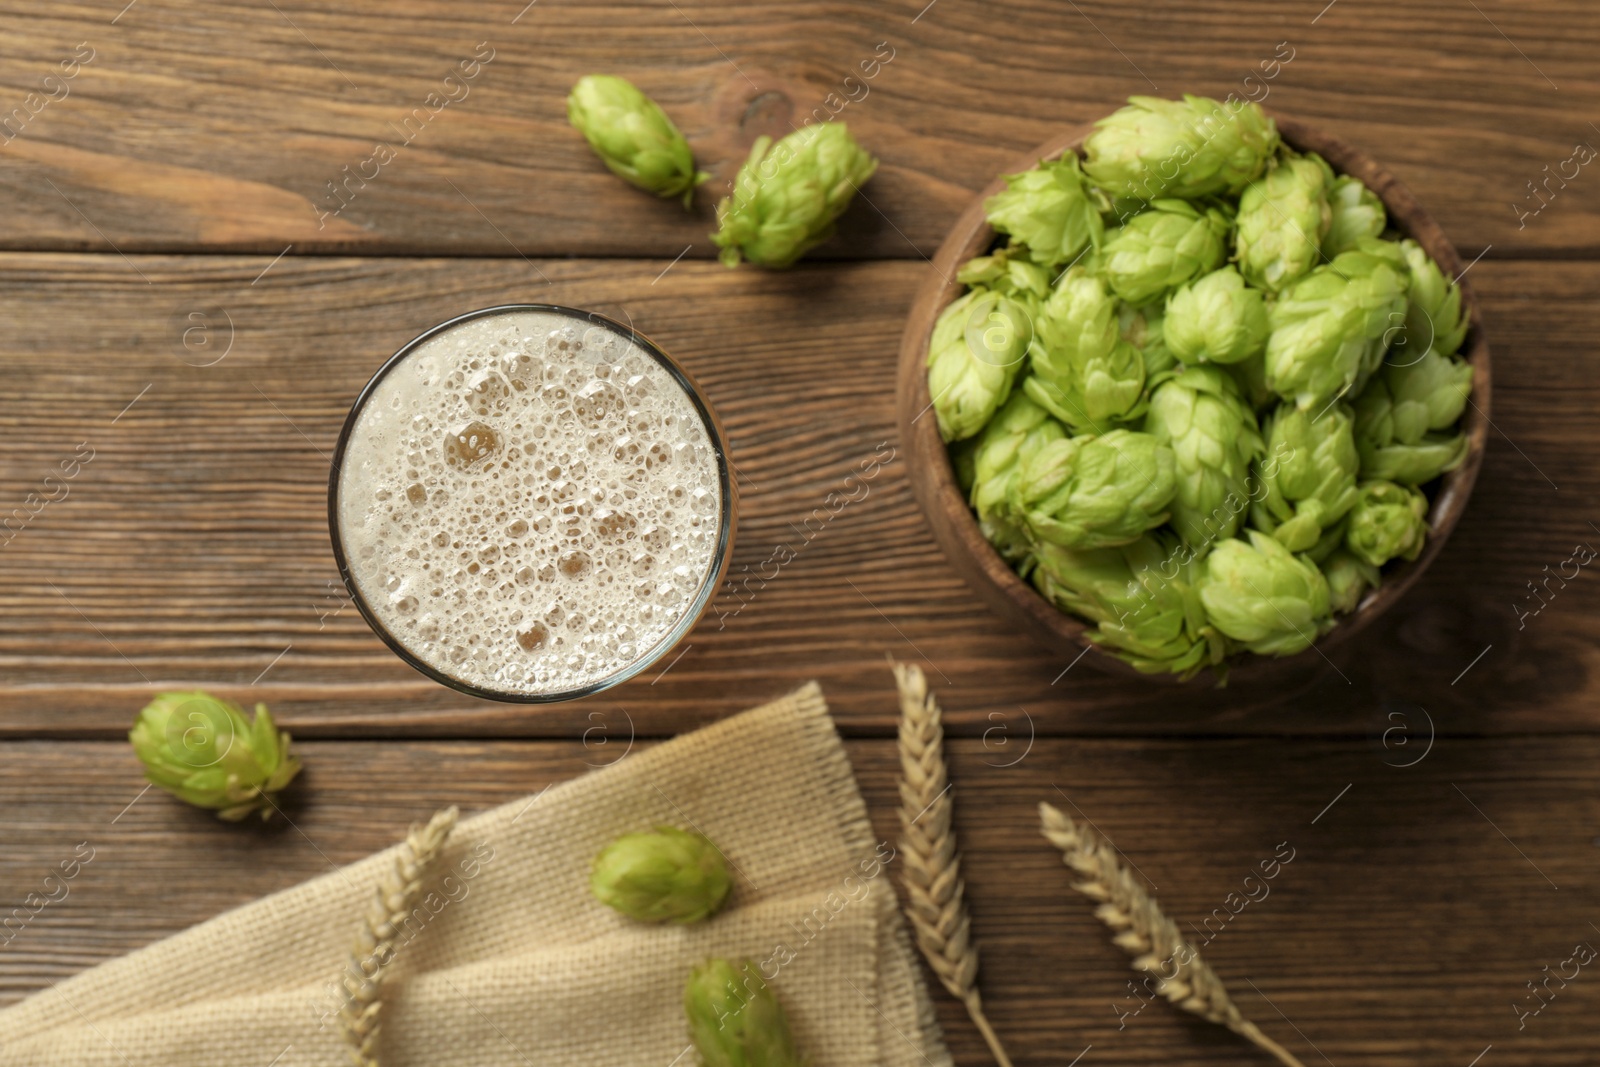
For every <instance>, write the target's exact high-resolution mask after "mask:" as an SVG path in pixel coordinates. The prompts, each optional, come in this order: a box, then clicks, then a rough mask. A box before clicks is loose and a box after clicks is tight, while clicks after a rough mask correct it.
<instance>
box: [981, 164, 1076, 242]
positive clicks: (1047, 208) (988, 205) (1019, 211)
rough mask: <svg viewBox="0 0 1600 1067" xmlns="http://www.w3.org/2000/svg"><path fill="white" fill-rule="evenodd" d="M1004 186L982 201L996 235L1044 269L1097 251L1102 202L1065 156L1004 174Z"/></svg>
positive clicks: (1074, 165)
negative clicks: (1023, 249)
mask: <svg viewBox="0 0 1600 1067" xmlns="http://www.w3.org/2000/svg"><path fill="white" fill-rule="evenodd" d="M1005 182H1006V187H1005V188H1004V189H1002V190H1001V191H1000V192H998V193H996V194H994V195H993V196H991V197H990V198H989V199H987V200H985V201H984V202H983V210H984V213H985V215H986V216H987V218H988V220H989V225H990V226H992V227H994V230H995V232H996V233H1008V234H1010V235H1011V236H1012V238H1013V239H1014V240H1017V241H1020V242H1022V243H1023V244H1025V245H1027V246H1028V248H1029V249H1030V250H1031V252H1032V254H1033V256H1034V258H1035V259H1036V260H1037V261H1038V262H1040V263H1042V264H1045V265H1047V266H1050V265H1059V264H1062V263H1067V262H1070V261H1071V260H1072V258H1073V257H1074V256H1076V255H1077V254H1078V253H1079V252H1082V251H1083V250H1084V248H1085V247H1087V246H1089V245H1093V246H1095V247H1097V248H1098V247H1099V245H1100V235H1101V233H1102V232H1103V231H1104V229H1105V224H1104V222H1102V221H1101V218H1100V212H1101V210H1102V208H1104V207H1105V206H1106V203H1105V198H1104V197H1103V196H1102V195H1101V194H1100V193H1098V192H1097V191H1095V190H1093V189H1091V188H1090V187H1089V185H1088V183H1087V182H1086V181H1085V180H1084V177H1083V171H1082V170H1081V169H1080V168H1079V165H1078V157H1077V156H1075V155H1073V154H1072V153H1070V152H1068V153H1067V154H1066V155H1064V156H1062V157H1061V158H1060V159H1054V160H1045V161H1043V162H1041V163H1040V164H1039V165H1038V166H1037V167H1035V168H1033V169H1032V170H1025V171H1023V172H1022V173H1020V174H1007V175H1005Z"/></svg>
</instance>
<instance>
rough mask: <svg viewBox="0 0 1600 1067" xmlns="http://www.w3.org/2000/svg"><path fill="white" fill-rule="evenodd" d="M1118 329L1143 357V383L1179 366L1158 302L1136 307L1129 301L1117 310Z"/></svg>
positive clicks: (1123, 337)
mask: <svg viewBox="0 0 1600 1067" xmlns="http://www.w3.org/2000/svg"><path fill="white" fill-rule="evenodd" d="M1117 332H1118V333H1119V334H1121V336H1122V339H1123V340H1124V341H1126V342H1128V343H1129V344H1130V345H1132V346H1133V347H1134V348H1137V349H1138V350H1139V354H1140V355H1142V356H1144V379H1145V383H1146V384H1147V385H1148V384H1149V383H1151V382H1153V381H1155V379H1156V376H1157V375H1160V374H1165V373H1166V372H1167V371H1169V370H1172V369H1173V368H1174V367H1176V366H1177V365H1178V358H1177V357H1176V356H1174V355H1173V354H1172V349H1171V347H1170V346H1168V344H1167V336H1166V317H1165V312H1164V311H1163V310H1162V308H1161V305H1160V304H1146V305H1145V306H1144V307H1142V308H1136V307H1133V306H1131V305H1128V304H1124V305H1122V307H1120V308H1118V309H1117Z"/></svg>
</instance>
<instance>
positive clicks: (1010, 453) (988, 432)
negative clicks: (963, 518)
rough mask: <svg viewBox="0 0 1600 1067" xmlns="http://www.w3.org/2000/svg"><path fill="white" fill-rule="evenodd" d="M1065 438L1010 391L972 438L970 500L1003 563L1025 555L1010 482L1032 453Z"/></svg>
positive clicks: (1042, 412) (1021, 395)
mask: <svg viewBox="0 0 1600 1067" xmlns="http://www.w3.org/2000/svg"><path fill="white" fill-rule="evenodd" d="M1066 435H1067V432H1066V430H1064V429H1062V426H1061V423H1059V422H1057V421H1056V420H1055V419H1054V418H1052V417H1051V416H1050V413H1049V412H1047V411H1046V410H1045V409H1044V408H1042V407H1040V406H1039V405H1038V404H1035V403H1034V402H1033V401H1032V400H1030V399H1029V398H1028V395H1027V394H1026V393H1025V392H1021V391H1018V392H1016V393H1013V394H1012V396H1011V399H1010V400H1008V401H1006V403H1005V406H1004V407H1002V408H1001V409H1000V411H999V412H998V413H997V414H996V415H995V417H994V418H993V419H991V420H989V425H987V426H985V427H984V428H983V432H982V433H981V434H979V435H978V436H977V437H976V438H973V440H974V441H975V442H976V446H977V447H976V448H975V449H974V450H973V453H972V482H971V488H970V490H969V499H970V501H971V502H972V509H973V510H974V511H975V512H977V514H978V527H979V528H980V529H981V530H982V531H983V535H984V537H985V538H986V539H987V540H988V541H989V543H990V544H992V545H994V547H995V548H996V549H997V550H998V551H999V553H1000V554H1001V555H1002V556H1004V557H1005V558H1006V559H1007V560H1008V561H1010V562H1012V563H1016V562H1018V561H1020V560H1022V559H1023V558H1024V557H1026V556H1027V555H1028V552H1029V549H1030V546H1029V544H1028V540H1027V536H1026V533H1025V531H1024V530H1023V529H1022V526H1021V521H1020V519H1019V518H1018V517H1017V515H1016V514H1015V512H1013V511H1012V509H1011V483H1012V482H1013V481H1014V480H1015V479H1016V477H1017V472H1018V471H1019V470H1020V469H1021V468H1022V466H1023V465H1024V464H1025V463H1027V461H1028V460H1029V459H1030V458H1031V457H1032V456H1033V454H1034V453H1035V452H1037V451H1039V449H1041V448H1043V447H1044V446H1045V445H1046V444H1048V443H1049V442H1051V441H1057V440H1060V439H1061V438H1063V437H1065V436H1066Z"/></svg>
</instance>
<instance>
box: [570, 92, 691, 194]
mask: <svg viewBox="0 0 1600 1067" xmlns="http://www.w3.org/2000/svg"><path fill="white" fill-rule="evenodd" d="M567 118H568V119H569V120H570V121H571V122H572V125H573V126H575V127H577V129H578V132H579V133H581V134H583V136H584V139H585V140H587V141H588V142H589V147H590V148H592V149H594V152H595V155H597V156H599V157H600V161H601V162H602V163H604V164H605V165H606V167H607V168H609V169H610V171H611V173H613V174H615V175H616V176H617V177H619V178H621V179H622V180H623V181H626V182H628V183H630V184H632V185H636V186H638V187H639V188H640V189H643V190H645V191H646V192H651V193H655V194H656V195H657V196H676V197H682V198H683V206H684V207H688V206H689V202H690V201H691V200H692V199H694V190H695V186H697V185H699V184H700V183H701V182H703V181H705V180H706V179H707V178H709V177H710V175H709V174H706V173H705V172H704V171H697V170H695V169H694V154H693V153H692V152H690V151H689V142H688V141H686V140H684V139H683V134H681V133H679V132H678V127H676V126H674V125H673V124H672V120H671V119H669V118H667V114H666V112H664V111H662V110H661V108H660V107H659V106H657V104H656V102H655V101H654V100H651V99H650V98H649V97H648V96H646V95H644V94H643V93H641V92H640V91H639V90H638V89H637V88H636V87H635V86H634V85H633V83H632V82H630V81H628V80H627V79H626V78H617V77H613V76H611V75H609V74H589V75H586V76H584V77H582V78H580V79H578V84H576V85H574V86H573V87H572V92H571V93H570V94H569V95H568V96H567Z"/></svg>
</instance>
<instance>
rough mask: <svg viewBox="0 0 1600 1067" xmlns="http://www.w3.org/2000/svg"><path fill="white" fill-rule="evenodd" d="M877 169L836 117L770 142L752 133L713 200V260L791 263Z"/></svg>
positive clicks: (820, 237)
mask: <svg viewBox="0 0 1600 1067" xmlns="http://www.w3.org/2000/svg"><path fill="white" fill-rule="evenodd" d="M877 169H878V161H877V160H876V159H873V158H872V157H871V156H870V155H868V154H867V153H866V152H864V151H862V149H861V146H860V145H858V144H856V141H855V138H854V137H851V136H850V131H849V130H847V129H846V128H845V125H844V123H842V122H822V123H817V124H815V125H811V126H802V127H800V128H799V129H798V130H795V131H794V132H793V133H791V134H789V135H788V136H786V137H784V138H783V140H781V141H779V142H777V143H776V144H774V143H773V142H772V138H770V137H758V138H756V143H755V144H753V145H751V146H750V157H749V158H748V159H746V160H745V161H744V165H743V166H741V167H740V168H739V175H738V177H737V178H735V179H734V183H733V194H732V195H731V196H725V197H723V198H722V202H721V203H719V204H718V205H717V232H716V233H714V234H712V235H711V240H712V241H713V242H714V243H715V244H716V245H717V247H718V248H720V249H722V253H721V255H720V256H719V257H718V258H719V259H721V260H722V263H723V264H724V265H725V266H728V267H737V266H738V265H739V260H740V259H741V258H743V259H748V260H749V261H750V262H751V263H754V264H755V265H756V266H758V267H787V266H790V265H791V264H793V263H794V261H795V260H797V259H799V258H800V257H801V255H803V254H804V253H805V252H806V251H807V250H808V249H810V248H812V247H814V246H816V245H818V244H821V243H822V242H823V241H826V240H827V239H828V238H829V237H832V236H833V230H834V225H833V224H834V220H835V219H837V218H838V217H839V216H840V215H842V214H844V209H845V208H847V207H849V206H850V201H851V199H852V198H854V196H855V195H856V189H857V188H859V187H860V186H861V185H862V184H863V183H865V182H866V180H867V179H868V178H870V177H872V174H873V172H874V171H876V170H877Z"/></svg>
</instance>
